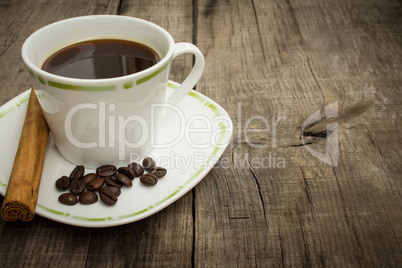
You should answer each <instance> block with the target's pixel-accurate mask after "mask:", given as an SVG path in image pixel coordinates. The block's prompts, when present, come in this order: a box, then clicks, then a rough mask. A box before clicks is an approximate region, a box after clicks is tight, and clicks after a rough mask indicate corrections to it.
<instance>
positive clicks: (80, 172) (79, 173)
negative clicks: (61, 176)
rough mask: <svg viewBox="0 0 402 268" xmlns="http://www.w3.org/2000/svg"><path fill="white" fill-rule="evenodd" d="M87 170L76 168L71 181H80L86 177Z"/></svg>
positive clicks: (70, 177)
mask: <svg viewBox="0 0 402 268" xmlns="http://www.w3.org/2000/svg"><path fill="white" fill-rule="evenodd" d="M84 172H85V168H84V166H76V167H75V168H74V170H73V171H72V172H71V173H70V176H69V179H70V181H72V180H80V179H81V178H82V177H83V176H84Z"/></svg>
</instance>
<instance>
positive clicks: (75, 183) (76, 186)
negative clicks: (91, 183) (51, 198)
mask: <svg viewBox="0 0 402 268" xmlns="http://www.w3.org/2000/svg"><path fill="white" fill-rule="evenodd" d="M86 186H87V185H86V184H85V182H83V181H80V180H76V179H74V180H72V181H71V183H70V192H71V193H72V194H75V195H79V194H81V193H82V192H84V191H85V187H86Z"/></svg>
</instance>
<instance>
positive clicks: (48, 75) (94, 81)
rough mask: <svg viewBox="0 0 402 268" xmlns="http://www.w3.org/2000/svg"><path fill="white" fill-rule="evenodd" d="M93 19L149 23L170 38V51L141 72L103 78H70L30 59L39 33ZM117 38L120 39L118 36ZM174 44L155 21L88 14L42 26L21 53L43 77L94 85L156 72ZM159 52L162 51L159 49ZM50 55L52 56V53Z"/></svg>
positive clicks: (26, 61) (28, 40) (27, 62)
mask: <svg viewBox="0 0 402 268" xmlns="http://www.w3.org/2000/svg"><path fill="white" fill-rule="evenodd" d="M91 19H117V20H127V21H131V22H133V21H137V22H140V23H143V24H147V25H149V26H151V27H154V28H155V29H157V30H158V31H159V32H160V33H162V34H164V35H165V37H166V38H167V39H168V40H169V49H168V52H167V53H166V54H165V55H161V56H162V58H161V59H160V61H159V62H157V63H156V64H154V65H152V66H151V67H149V68H147V69H145V70H142V71H140V72H136V73H133V74H128V75H124V76H118V77H112V78H101V79H82V78H70V77H65V76H60V75H55V74H52V73H49V72H46V71H44V70H42V69H41V67H38V66H37V65H35V64H34V63H32V61H31V60H30V56H29V55H28V49H29V46H30V42H31V41H32V40H33V39H34V38H37V36H38V35H41V34H43V32H46V31H49V29H51V28H54V27H58V26H59V25H62V24H68V23H69V22H70V21H77V20H82V21H84V20H91ZM97 39H102V37H101V36H99V38H96V37H95V36H94V38H89V39H85V40H83V41H84V42H85V41H88V40H97ZM104 39H113V38H108V37H106V38H104ZM115 39H118V38H117V36H116V38H115ZM127 40H129V41H130V40H131V39H127ZM132 41H134V42H141V41H140V40H139V41H136V40H132ZM77 43H79V42H77ZM72 44H75V43H74V42H71V43H69V44H66V45H65V46H64V47H67V46H69V45H72ZM174 44H175V43H174V40H173V37H172V36H171V35H170V34H169V33H168V32H167V31H166V30H165V29H164V28H162V27H161V26H159V25H157V24H155V23H152V22H150V21H147V20H144V19H140V18H135V17H130V16H122V15H88V16H79V17H73V18H68V19H63V20H59V21H56V22H53V23H51V24H48V25H46V26H44V27H42V28H39V29H38V30H36V31H35V32H33V33H32V34H31V35H30V36H29V37H28V38H27V39H26V40H25V42H24V44H23V45H22V49H21V54H22V58H23V61H24V63H25V64H26V65H27V67H28V68H29V69H30V70H32V71H35V72H36V73H38V74H39V75H41V76H43V77H46V78H47V79H58V80H59V81H62V82H65V83H79V84H83V85H92V84H102V83H111V82H114V83H115V82H117V81H119V80H122V79H138V78H139V77H142V76H146V75H147V74H149V73H154V72H155V71H157V70H158V69H160V68H162V67H163V66H165V64H168V62H169V61H170V60H171V58H172V56H173V50H174ZM144 45H146V46H149V45H148V44H144ZM55 52H56V51H55ZM157 53H158V54H159V53H161V52H160V51H157ZM48 56H51V54H50V55H48ZM43 60H46V59H43Z"/></svg>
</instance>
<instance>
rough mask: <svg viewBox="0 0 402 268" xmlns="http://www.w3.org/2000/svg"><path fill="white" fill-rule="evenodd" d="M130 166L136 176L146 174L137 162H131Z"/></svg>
mask: <svg viewBox="0 0 402 268" xmlns="http://www.w3.org/2000/svg"><path fill="white" fill-rule="evenodd" d="M128 168H131V169H132V170H133V171H134V174H135V175H134V177H140V176H141V175H142V174H144V168H143V167H142V166H141V165H140V164H138V163H136V162H133V163H131V164H129V165H128Z"/></svg>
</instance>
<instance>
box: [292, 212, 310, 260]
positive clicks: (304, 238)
mask: <svg viewBox="0 0 402 268" xmlns="http://www.w3.org/2000/svg"><path fill="white" fill-rule="evenodd" d="M296 213H297V216H298V219H299V226H300V231H301V235H302V239H303V245H304V258H305V260H306V262H307V265H306V266H308V267H311V257H310V250H309V248H308V247H307V242H306V237H305V235H304V228H303V224H302V220H301V214H300V210H299V206H298V205H297V204H296Z"/></svg>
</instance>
